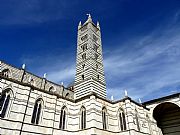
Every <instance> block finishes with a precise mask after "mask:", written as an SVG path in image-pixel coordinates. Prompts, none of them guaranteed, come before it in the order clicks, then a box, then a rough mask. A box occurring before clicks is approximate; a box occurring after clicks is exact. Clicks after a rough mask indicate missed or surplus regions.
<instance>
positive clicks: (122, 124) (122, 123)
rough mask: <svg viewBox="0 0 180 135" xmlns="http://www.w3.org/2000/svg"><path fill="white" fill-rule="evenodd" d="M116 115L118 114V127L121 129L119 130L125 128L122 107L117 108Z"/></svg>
mask: <svg viewBox="0 0 180 135" xmlns="http://www.w3.org/2000/svg"><path fill="white" fill-rule="evenodd" d="M118 115H119V124H120V129H121V131H124V130H126V117H125V113H124V111H123V109H122V108H120V109H119V113H118Z"/></svg>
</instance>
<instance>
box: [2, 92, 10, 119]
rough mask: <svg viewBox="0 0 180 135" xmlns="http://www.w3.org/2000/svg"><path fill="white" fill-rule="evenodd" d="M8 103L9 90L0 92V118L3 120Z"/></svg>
mask: <svg viewBox="0 0 180 135" xmlns="http://www.w3.org/2000/svg"><path fill="white" fill-rule="evenodd" d="M9 102H10V90H8V91H5V92H2V94H1V97H0V117H1V118H4V117H5V115H6V112H7V110H8V106H9Z"/></svg>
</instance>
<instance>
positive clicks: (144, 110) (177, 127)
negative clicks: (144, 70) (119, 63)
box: [0, 15, 180, 135]
mask: <svg viewBox="0 0 180 135" xmlns="http://www.w3.org/2000/svg"><path fill="white" fill-rule="evenodd" d="M0 134H1V135H36V134H37V135H61V134H62V135H179V134H180V93H176V94H173V95H170V96H167V97H162V98H159V99H154V100H151V101H148V102H145V103H137V102H135V101H133V100H132V99H131V98H130V97H128V96H127V95H125V96H124V98H123V99H120V100H118V101H112V100H109V99H107V98H106V83H105V76H104V69H103V57H102V44H101V32H100V25H99V23H97V25H95V24H94V23H93V21H92V18H91V16H90V15H89V17H88V19H87V21H86V22H85V23H83V24H81V22H80V23H79V26H78V39H77V58H76V76H75V82H74V84H73V85H72V86H70V87H68V88H65V87H64V86H63V85H59V84H56V83H53V82H51V81H49V80H47V79H46V76H44V77H38V76H36V75H34V74H32V73H29V72H28V71H26V70H25V66H24V65H23V66H22V68H16V67H13V66H12V65H9V64H7V63H5V62H3V61H0Z"/></svg>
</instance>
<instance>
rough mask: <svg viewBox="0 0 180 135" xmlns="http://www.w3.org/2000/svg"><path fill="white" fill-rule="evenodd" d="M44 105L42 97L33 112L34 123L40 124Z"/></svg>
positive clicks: (37, 101) (32, 120) (32, 121)
mask: <svg viewBox="0 0 180 135" xmlns="http://www.w3.org/2000/svg"><path fill="white" fill-rule="evenodd" d="M42 106H43V101H42V99H41V98H39V99H37V100H36V102H35V105H34V110H33V114H32V119H31V123H33V124H39V119H40V116H41V110H42Z"/></svg>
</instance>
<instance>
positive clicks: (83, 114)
mask: <svg viewBox="0 0 180 135" xmlns="http://www.w3.org/2000/svg"><path fill="white" fill-rule="evenodd" d="M85 128H86V108H85V107H84V106H83V107H81V129H85Z"/></svg>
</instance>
